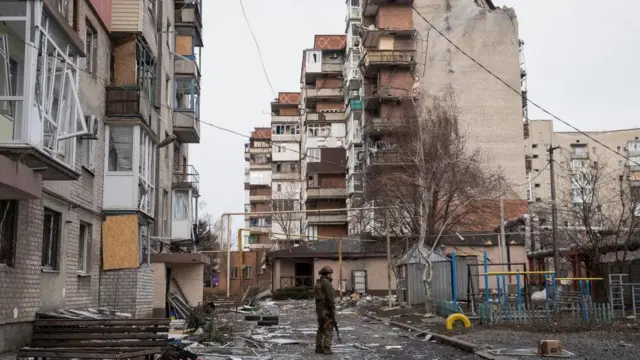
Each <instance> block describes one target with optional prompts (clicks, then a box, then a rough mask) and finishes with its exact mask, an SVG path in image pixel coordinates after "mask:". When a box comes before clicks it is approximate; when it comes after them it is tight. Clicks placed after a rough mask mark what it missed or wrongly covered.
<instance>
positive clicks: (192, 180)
mask: <svg viewBox="0 0 640 360" xmlns="http://www.w3.org/2000/svg"><path fill="white" fill-rule="evenodd" d="M172 182H173V183H174V184H175V185H190V186H192V187H193V188H194V189H195V190H196V191H199V190H200V174H198V171H196V168H195V167H194V166H193V165H176V166H174V167H173V180H172Z"/></svg>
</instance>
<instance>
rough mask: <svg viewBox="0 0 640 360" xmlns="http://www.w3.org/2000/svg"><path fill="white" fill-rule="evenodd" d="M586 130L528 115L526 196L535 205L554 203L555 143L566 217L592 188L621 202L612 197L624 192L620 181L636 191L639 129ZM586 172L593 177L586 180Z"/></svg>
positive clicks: (610, 201)
mask: <svg viewBox="0 0 640 360" xmlns="http://www.w3.org/2000/svg"><path fill="white" fill-rule="evenodd" d="M585 134H586V135H585ZM585 134H582V133H579V132H558V131H554V130H553V121H552V120H530V121H529V124H528V133H527V134H526V139H525V162H526V169H527V178H528V188H527V199H528V200H529V202H530V203H531V207H532V208H533V209H538V210H540V211H548V210H549V209H550V203H551V174H550V166H549V151H548V150H549V147H550V146H553V147H557V149H556V150H555V151H554V160H555V167H554V171H555V183H556V184H555V185H556V196H557V201H558V207H559V208H560V210H559V214H560V215H559V218H560V219H563V218H567V215H570V213H568V211H569V210H570V209H572V208H573V207H574V206H575V205H579V204H582V203H583V202H585V201H586V200H588V197H589V196H588V195H590V194H589V192H590V191H589V188H592V189H591V192H592V193H593V195H596V197H597V199H598V200H596V201H597V202H598V204H600V203H602V205H603V206H604V205H605V203H606V204H613V203H616V204H617V202H614V201H613V199H614V198H618V197H620V185H621V183H622V184H623V185H624V186H623V192H624V193H625V194H626V193H627V190H624V189H625V188H626V186H627V185H628V186H629V187H631V192H633V189H635V188H637V186H638V185H640V183H639V181H640V165H639V164H640V140H639V139H640V129H622V130H611V131H597V132H596V131H590V132H586V133H585ZM594 139H595V140H594ZM596 141H597V142H596ZM607 147H608V149H607ZM612 150H613V151H612ZM614 151H615V152H617V153H619V154H620V155H622V156H620V155H618V154H616V153H615V152H614ZM625 157H626V158H628V159H629V160H627V159H625ZM585 175H591V179H585V180H586V181H585V182H583V181H581V177H584V176H585ZM596 176H597V178H596ZM629 195H631V194H629ZM625 198H626V196H625ZM629 200H633V201H637V198H636V197H635V195H634V196H633V198H632V199H629ZM617 205H620V204H617ZM610 210H612V211H613V209H610ZM638 215H640V212H638ZM570 220H571V219H566V221H570ZM579 225H582V224H579Z"/></svg>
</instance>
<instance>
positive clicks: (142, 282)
mask: <svg viewBox="0 0 640 360" xmlns="http://www.w3.org/2000/svg"><path fill="white" fill-rule="evenodd" d="M100 282H101V284H100V306H104V307H107V308H110V309H116V310H118V311H121V312H126V313H130V314H131V315H133V316H134V317H136V318H141V317H150V316H151V314H152V312H153V297H154V276H153V270H152V269H151V268H150V267H146V266H143V267H141V268H139V269H124V270H111V271H102V272H101V273H100Z"/></svg>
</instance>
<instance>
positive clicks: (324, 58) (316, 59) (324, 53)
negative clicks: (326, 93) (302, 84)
mask: <svg viewBox="0 0 640 360" xmlns="http://www.w3.org/2000/svg"><path fill="white" fill-rule="evenodd" d="M304 58H305V64H304V77H305V81H306V82H313V81H315V80H316V79H317V78H318V77H320V76H321V75H322V74H325V75H333V76H337V75H341V74H342V71H343V69H344V60H345V57H344V51H342V50H305V52H304Z"/></svg>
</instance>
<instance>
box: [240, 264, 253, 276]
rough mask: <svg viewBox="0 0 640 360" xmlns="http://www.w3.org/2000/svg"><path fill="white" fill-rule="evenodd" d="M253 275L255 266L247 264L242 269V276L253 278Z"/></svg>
mask: <svg viewBox="0 0 640 360" xmlns="http://www.w3.org/2000/svg"><path fill="white" fill-rule="evenodd" d="M252 276H253V267H252V266H251V265H245V266H244V268H243V269H242V277H244V278H245V279H251V277H252Z"/></svg>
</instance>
